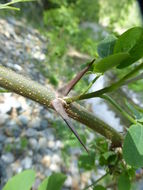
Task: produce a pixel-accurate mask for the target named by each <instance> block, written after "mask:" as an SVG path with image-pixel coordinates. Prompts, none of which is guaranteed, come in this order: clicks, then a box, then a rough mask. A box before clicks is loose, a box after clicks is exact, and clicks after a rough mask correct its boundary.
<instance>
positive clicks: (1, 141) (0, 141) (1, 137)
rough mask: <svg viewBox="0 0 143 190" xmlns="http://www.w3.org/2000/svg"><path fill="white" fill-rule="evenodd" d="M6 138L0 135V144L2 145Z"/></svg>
mask: <svg viewBox="0 0 143 190" xmlns="http://www.w3.org/2000/svg"><path fill="white" fill-rule="evenodd" d="M5 140H6V136H5V135H3V134H1V133H0V143H4V141H5Z"/></svg>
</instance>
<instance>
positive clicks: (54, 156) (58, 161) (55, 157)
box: [52, 154, 61, 164]
mask: <svg viewBox="0 0 143 190" xmlns="http://www.w3.org/2000/svg"><path fill="white" fill-rule="evenodd" d="M60 162H61V158H60V156H59V155H58V154H54V155H53V156H52V163H56V164H60Z"/></svg>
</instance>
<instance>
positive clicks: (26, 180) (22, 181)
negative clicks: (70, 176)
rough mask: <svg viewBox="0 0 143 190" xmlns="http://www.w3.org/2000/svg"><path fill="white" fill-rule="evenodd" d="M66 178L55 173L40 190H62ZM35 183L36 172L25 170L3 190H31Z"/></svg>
mask: <svg viewBox="0 0 143 190" xmlns="http://www.w3.org/2000/svg"><path fill="white" fill-rule="evenodd" d="M65 179H66V176H65V175H64V174H62V173H53V174H52V175H51V176H49V177H48V178H46V179H44V180H43V182H42V183H41V184H40V186H39V188H38V190H53V189H57V190H61V188H62V185H63V183H64V181H65ZM34 181H35V172H34V171H33V170H25V171H24V172H21V173H20V174H17V175H16V176H14V177H12V178H11V179H10V180H9V181H8V182H7V184H6V185H5V186H4V188H3V190H18V189H23V190H30V189H31V187H32V185H33V183H34Z"/></svg>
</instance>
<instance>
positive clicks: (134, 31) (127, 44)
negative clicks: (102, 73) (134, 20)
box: [114, 27, 143, 68]
mask: <svg viewBox="0 0 143 190" xmlns="http://www.w3.org/2000/svg"><path fill="white" fill-rule="evenodd" d="M121 52H122V53H123V52H124V53H129V54H130V57H128V58H127V59H126V61H124V62H122V63H121V64H120V65H119V66H118V68H124V67H127V66H128V65H130V64H132V63H134V62H135V61H137V60H139V59H140V58H142V57H143V28H142V27H134V28H131V29H129V30H127V31H126V32H124V33H123V34H122V35H121V36H120V37H119V38H118V40H117V41H116V44H115V47H114V53H121Z"/></svg>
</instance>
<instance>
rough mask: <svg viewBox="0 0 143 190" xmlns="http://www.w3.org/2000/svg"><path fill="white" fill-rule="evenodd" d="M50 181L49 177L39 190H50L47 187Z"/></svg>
mask: <svg viewBox="0 0 143 190" xmlns="http://www.w3.org/2000/svg"><path fill="white" fill-rule="evenodd" d="M48 180H49V177H47V178H46V179H44V180H43V181H42V183H41V184H40V186H39V188H38V190H48V189H47V187H48Z"/></svg>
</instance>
